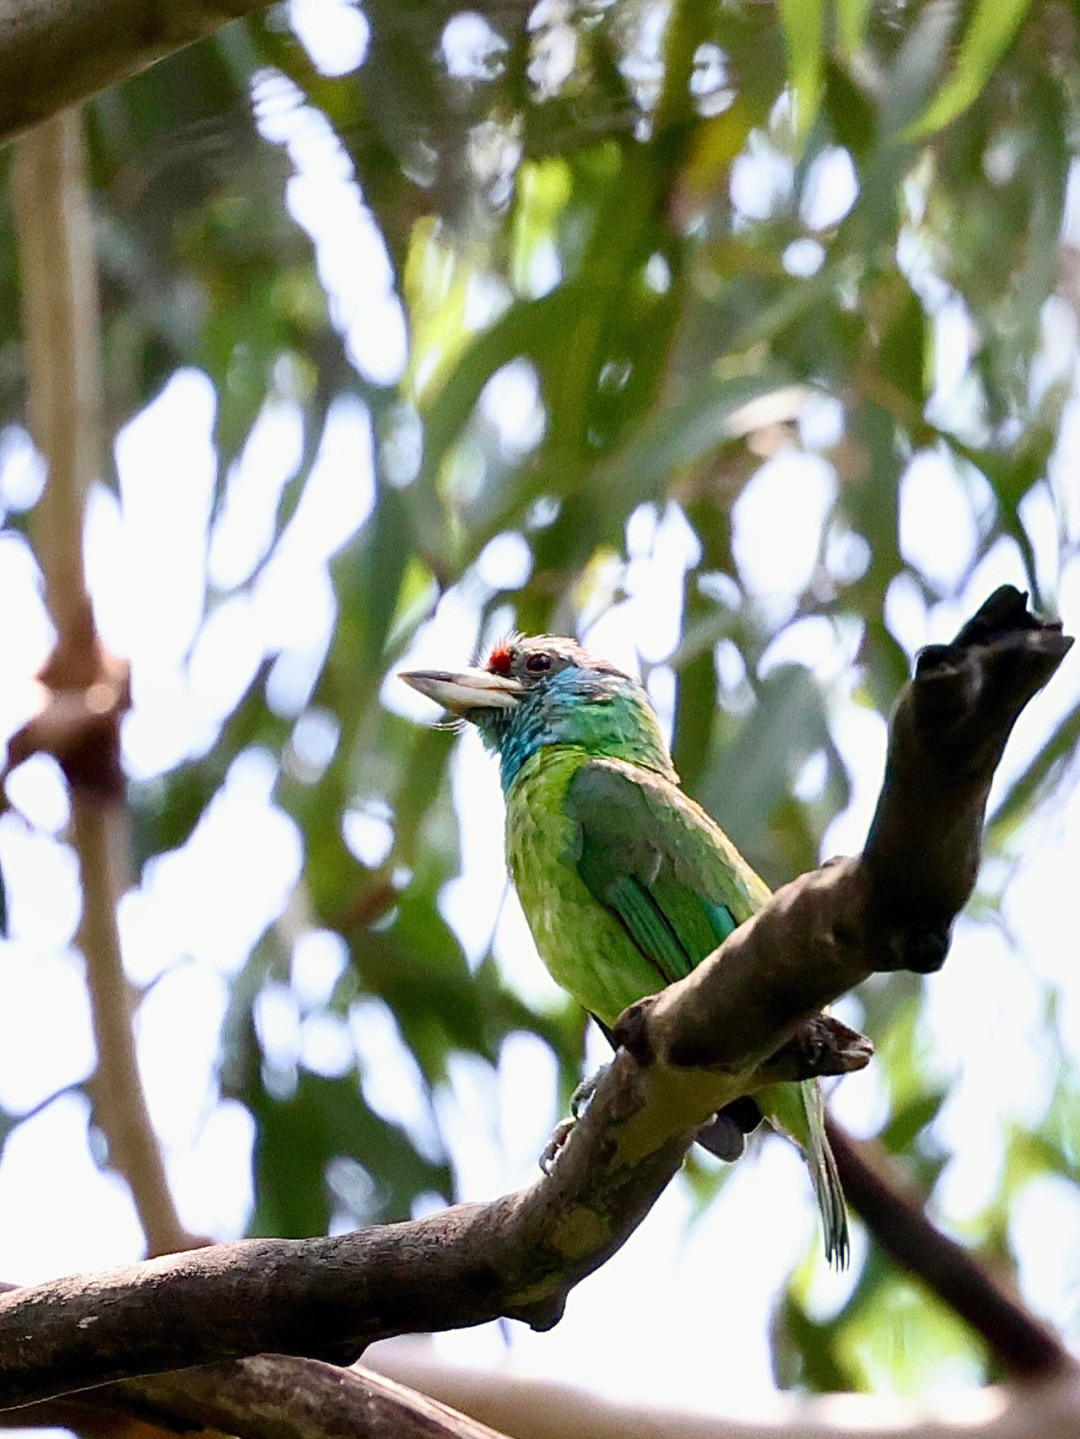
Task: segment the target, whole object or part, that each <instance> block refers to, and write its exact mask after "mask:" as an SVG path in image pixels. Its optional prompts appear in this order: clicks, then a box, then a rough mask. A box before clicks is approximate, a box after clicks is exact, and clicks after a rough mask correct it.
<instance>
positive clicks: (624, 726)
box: [401, 635, 678, 790]
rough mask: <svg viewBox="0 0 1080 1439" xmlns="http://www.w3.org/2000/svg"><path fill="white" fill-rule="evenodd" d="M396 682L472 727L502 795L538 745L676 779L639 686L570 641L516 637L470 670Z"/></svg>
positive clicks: (416, 675)
mask: <svg viewBox="0 0 1080 1439" xmlns="http://www.w3.org/2000/svg"><path fill="white" fill-rule="evenodd" d="M401 678H402V679H403V680H405V682H406V683H407V684H410V685H412V687H413V689H417V690H419V691H420V693H421V694H423V695H427V696H428V698H429V699H433V700H435V701H436V702H437V703H438V704H441V705H442V706H443V707H444V708H445V709H447V710H449V712H450V713H451V714H453V715H459V716H461V717H462V718H464V719H466V720H469V721H470V722H471V723H473V724H475V725H476V727H477V729H478V730H479V731H480V734H481V736H482V737H483V739H484V741H485V743H486V744H488V745H489V746H490V747H491V748H492V749H494V750H497V751H498V753H499V757H500V760H501V762H502V782H503V788H504V790H506V789H509V788H510V786H511V784H513V782H514V779H515V777H516V776H517V774H518V771H519V770H520V769H521V766H522V765H523V764H524V763H525V761H526V760H527V759H529V758H530V757H531V756H532V755H533V754H535V753H536V751H537V750H539V749H540V748H542V747H543V746H544V745H569V746H573V747H575V748H578V749H583V750H585V751H586V752H587V753H589V754H594V755H604V756H607V757H608V758H615V759H625V760H629V761H631V762H632V763H634V764H640V765H643V766H645V767H646V768H648V769H653V770H656V771H657V772H658V773H660V774H663V775H665V776H666V777H667V778H669V779H673V780H675V779H677V778H678V777H677V775H676V774H675V770H674V768H673V767H672V763H671V756H670V755H669V753H668V748H667V745H666V744H665V742H664V737H663V735H662V734H661V732H660V725H659V722H658V721H657V718H656V713H655V711H654V710H653V707H652V705H651V703H650V702H649V697H648V695H647V694H646V693H645V690H644V689H643V688H642V686H641V685H640V684H639V683H638V682H637V680H635V679H631V678H630V676H629V675H625V674H623V672H622V671H621V670H618V669H616V668H615V666H614V665H612V664H609V663H608V662H607V661H606V660H598V659H594V658H593V657H592V656H591V655H589V654H587V653H586V652H585V650H583V649H582V648H581V646H580V645H579V644H578V643H577V642H576V641H574V640H569V639H562V638H560V637H559V636H557V635H537V636H536V637H535V638H532V639H524V638H515V639H512V640H507V641H505V642H504V643H502V644H498V645H496V646H495V648H494V649H493V650H492V651H491V653H490V654H489V655H488V657H487V659H486V660H485V661H484V663H483V664H482V665H478V666H477V667H475V668H474V669H467V670H461V671H459V672H457V673H448V672H445V671H442V670H420V671H416V672H414V673H411V674H403V675H402V676H401Z"/></svg>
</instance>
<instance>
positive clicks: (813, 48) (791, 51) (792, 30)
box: [777, 0, 825, 141]
mask: <svg viewBox="0 0 1080 1439" xmlns="http://www.w3.org/2000/svg"><path fill="white" fill-rule="evenodd" d="M777 10H778V13H779V15H780V24H781V26H782V28H783V31H784V46H785V49H786V50H787V62H788V82H789V84H790V85H791V90H792V99H793V104H794V125H793V129H794V131H795V134H796V136H797V137H798V139H799V140H800V141H802V140H805V138H806V136H807V135H808V134H809V133H810V128H811V126H812V125H813V123H814V120H815V118H816V116H817V112H818V106H819V104H820V103H821V92H822V87H823V84H824V62H825V5H824V0H780V3H779V5H778V6H777Z"/></svg>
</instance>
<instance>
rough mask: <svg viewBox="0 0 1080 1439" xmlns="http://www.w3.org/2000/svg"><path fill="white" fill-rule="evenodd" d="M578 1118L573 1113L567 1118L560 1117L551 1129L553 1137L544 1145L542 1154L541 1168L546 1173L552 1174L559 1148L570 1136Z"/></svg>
mask: <svg viewBox="0 0 1080 1439" xmlns="http://www.w3.org/2000/svg"><path fill="white" fill-rule="evenodd" d="M576 1123H577V1120H576V1119H575V1118H574V1117H573V1116H572V1115H571V1116H569V1117H567V1118H566V1119H560V1120H559V1122H558V1124H556V1126H555V1128H554V1129H553V1130H552V1131H551V1138H550V1139H549V1140H548V1142H547V1143H546V1144H545V1145H544V1152H543V1153H542V1154H541V1156H540V1168H541V1169H542V1170H543V1171H544V1173H545V1174H550V1173H551V1171H552V1169H553V1168H554V1167H555V1161H556V1159H557V1158H558V1157H559V1150H560V1149H562V1147H563V1145H564V1144H565V1143H566V1141H567V1140H568V1139H569V1138H570V1131H571V1130H572V1129H573V1127H574V1125H575V1124H576Z"/></svg>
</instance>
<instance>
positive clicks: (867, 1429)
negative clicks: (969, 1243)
mask: <svg viewBox="0 0 1080 1439" xmlns="http://www.w3.org/2000/svg"><path fill="white" fill-rule="evenodd" d="M372 1369H374V1370H375V1371H377V1372H378V1373H381V1374H387V1375H389V1376H391V1377H392V1378H394V1379H397V1380H398V1381H399V1383H401V1384H407V1385H409V1386H410V1388H413V1389H418V1390H421V1391H422V1392H423V1393H425V1394H431V1395H433V1396H435V1397H437V1398H438V1399H441V1400H442V1402H443V1403H444V1404H451V1405H453V1407H454V1408H455V1409H459V1410H461V1411H463V1412H464V1413H466V1414H472V1415H475V1417H476V1418H477V1419H482V1420H483V1421H484V1422H485V1423H487V1424H493V1425H495V1426H496V1428H497V1429H499V1430H500V1431H501V1432H503V1433H504V1434H507V1435H512V1436H513V1439H565V1436H567V1435H573V1436H574V1439H1030V1436H1031V1435H1033V1434H1034V1435H1038V1436H1039V1439H1075V1435H1076V1434H1077V1433H1080V1377H1078V1375H1077V1372H1076V1371H1075V1370H1070V1371H1069V1372H1067V1373H1063V1374H1060V1375H1058V1376H1056V1377H1054V1378H1050V1379H1046V1380H1044V1381H1040V1382H1037V1383H1026V1384H1013V1385H1007V1386H1006V1385H1002V1386H992V1387H989V1388H987V1389H983V1390H980V1391H979V1393H977V1394H973V1393H972V1392H971V1391H970V1390H964V1391H961V1392H960V1393H957V1394H950V1395H942V1396H937V1397H935V1399H934V1401H933V1403H932V1404H928V1403H927V1402H926V1401H925V1400H921V1399H906V1398H902V1397H900V1396H898V1395H880V1396H879V1395H870V1394H822V1395H812V1394H772V1395H766V1396H763V1397H762V1398H761V1399H760V1400H757V1401H755V1404H754V1417H753V1419H750V1418H747V1417H742V1416H741V1415H740V1417H739V1418H731V1417H728V1416H727V1415H723V1414H719V1415H718V1414H695V1413H690V1412H687V1411H686V1410H685V1409H678V1408H677V1409H669V1408H666V1407H661V1404H659V1403H657V1404H655V1405H654V1404H627V1403H621V1402H616V1401H613V1400H608V1399H602V1398H599V1397H598V1396H597V1395H595V1394H590V1393H587V1392H584V1391H582V1390H581V1389H578V1388H575V1387H574V1386H572V1385H568V1384H560V1383H559V1382H558V1381H555V1380H549V1379H532V1378H527V1377H525V1376H523V1375H520V1374H515V1373H513V1372H505V1371H498V1372H495V1373H492V1372H487V1371H484V1370H476V1369H462V1368H459V1367H457V1366H456V1365H455V1366H451V1365H448V1364H442V1363H440V1362H439V1361H438V1360H437V1359H436V1358H434V1357H432V1356H431V1355H430V1353H424V1352H423V1350H422V1349H421V1346H420V1345H416V1346H411V1345H410V1346H405V1345H401V1346H398V1345H386V1346H383V1347H380V1350H379V1351H378V1353H377V1354H373V1355H372V1356H371V1359H370V1362H367V1361H366V1362H365V1365H364V1371H365V1372H366V1373H370V1372H371V1371H372Z"/></svg>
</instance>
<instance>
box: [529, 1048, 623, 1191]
mask: <svg viewBox="0 0 1080 1439" xmlns="http://www.w3.org/2000/svg"><path fill="white" fill-rule="evenodd" d="M607 1067H608V1066H607V1065H606V1064H605V1065H603V1066H602V1067H601V1068H600V1069H598V1070H597V1071H596V1073H595V1074H590V1075H588V1076H587V1078H585V1079H583V1080H582V1081H581V1083H580V1084H579V1085H578V1087H577V1088H576V1089H575V1090H574V1092H573V1094H572V1095H571V1096H570V1114H569V1117H568V1118H566V1119H560V1120H559V1122H558V1124H557V1125H556V1126H555V1128H554V1129H553V1130H552V1133H551V1138H550V1139H549V1140H548V1142H547V1144H545V1145H544V1152H543V1154H541V1156H540V1168H541V1169H542V1170H543V1171H544V1173H545V1174H550V1173H551V1168H552V1165H553V1164H554V1163H555V1159H556V1156H557V1155H558V1153H559V1150H560V1149H561V1148H562V1147H563V1145H564V1144H565V1143H566V1141H567V1138H568V1137H569V1134H570V1131H571V1130H572V1129H573V1127H574V1125H575V1124H576V1123H577V1122H578V1120H579V1119H580V1118H581V1116H582V1115H583V1114H584V1113H585V1111H586V1110H587V1109H588V1107H589V1105H590V1104H591V1103H592V1097H593V1095H594V1094H595V1093H596V1086H597V1084H598V1083H599V1082H600V1076H601V1075H602V1074H603V1072H604V1070H605V1069H607Z"/></svg>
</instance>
